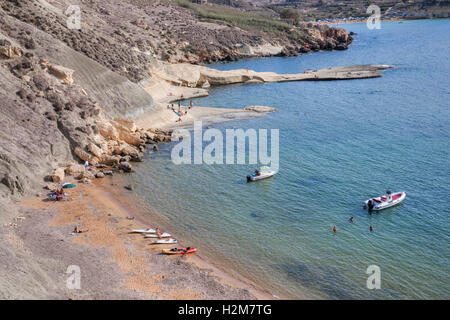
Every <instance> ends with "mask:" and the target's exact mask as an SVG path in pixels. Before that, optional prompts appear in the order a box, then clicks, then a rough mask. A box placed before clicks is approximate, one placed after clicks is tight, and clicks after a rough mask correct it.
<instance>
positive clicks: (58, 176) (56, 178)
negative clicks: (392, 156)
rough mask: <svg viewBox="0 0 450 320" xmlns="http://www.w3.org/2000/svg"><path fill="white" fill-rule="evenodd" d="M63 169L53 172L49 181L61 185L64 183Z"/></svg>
mask: <svg viewBox="0 0 450 320" xmlns="http://www.w3.org/2000/svg"><path fill="white" fill-rule="evenodd" d="M64 176H65V174H64V168H57V169H55V171H53V173H52V175H51V179H52V181H53V182H57V183H61V182H63V181H64Z"/></svg>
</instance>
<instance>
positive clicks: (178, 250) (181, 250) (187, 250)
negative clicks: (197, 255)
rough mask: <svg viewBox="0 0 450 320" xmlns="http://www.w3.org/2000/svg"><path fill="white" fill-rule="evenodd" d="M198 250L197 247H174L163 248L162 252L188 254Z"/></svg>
mask: <svg viewBox="0 0 450 320" xmlns="http://www.w3.org/2000/svg"><path fill="white" fill-rule="evenodd" d="M195 251H197V249H195V248H189V247H188V248H173V249H163V250H162V253H165V254H187V253H193V252H195Z"/></svg>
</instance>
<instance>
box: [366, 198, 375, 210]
mask: <svg viewBox="0 0 450 320" xmlns="http://www.w3.org/2000/svg"><path fill="white" fill-rule="evenodd" d="M367 207H368V208H369V211H372V209H373V207H374V204H373V201H372V199H370V200H369V201H367Z"/></svg>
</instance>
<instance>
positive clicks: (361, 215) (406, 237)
mask: <svg viewBox="0 0 450 320" xmlns="http://www.w3.org/2000/svg"><path fill="white" fill-rule="evenodd" d="M344 27H345V28H347V29H348V30H350V31H354V32H357V33H358V35H357V36H356V38H355V41H354V43H353V45H352V46H351V47H350V49H349V50H347V51H336V52H320V53H314V54H309V55H305V56H300V57H295V58H265V59H253V60H246V61H238V62H235V63H230V64H217V65H214V66H212V67H214V68H217V69H222V70H226V69H235V68H245V67H249V68H250V69H253V70H256V71H275V72H278V73H294V72H302V71H304V70H307V69H319V68H325V67H332V66H339V65H353V64H365V63H379V64H390V65H395V68H394V69H391V70H386V71H383V77H382V78H377V79H368V80H352V81H334V82H292V83H273V84H258V85H245V86H244V85H237V86H226V87H216V88H213V89H211V91H210V96H209V97H207V98H202V99H197V100H196V101H195V104H196V105H207V106H212V107H236V108H240V107H244V106H247V105H269V106H273V107H276V108H277V109H278V110H277V112H275V113H273V114H270V115H269V116H267V117H264V118H258V119H249V120H242V121H236V122H228V123H223V124H217V125H214V127H215V128H219V129H221V130H224V129H225V128H243V129H247V128H268V129H270V128H278V129H280V171H279V173H278V174H277V175H276V177H274V178H272V179H268V180H263V181H259V182H257V183H246V182H245V176H246V175H247V174H248V173H250V172H252V171H253V170H254V166H251V165H227V166H225V165H222V166H220V165H213V166H208V165H180V166H176V165H174V164H173V163H172V162H170V161H168V159H169V158H170V150H171V148H172V147H173V146H174V144H173V143H171V144H167V145H164V146H162V147H161V150H160V152H158V153H149V154H148V155H147V157H148V158H151V160H149V161H146V162H145V163H144V164H142V165H140V166H139V168H138V172H137V174H135V175H133V176H132V179H133V180H134V182H135V183H136V185H138V188H137V189H138V190H137V192H138V193H139V194H140V195H141V196H142V197H143V198H144V199H145V201H146V202H148V203H149V204H150V205H151V206H153V207H154V208H156V209H157V210H158V211H159V212H160V214H159V215H158V216H157V217H156V216H155V218H157V219H159V221H161V222H163V223H167V225H169V226H170V228H171V230H170V231H171V232H173V233H175V234H176V235H177V236H179V237H180V238H184V239H188V240H190V241H191V242H190V243H192V244H193V245H195V246H198V247H199V248H200V249H201V250H200V252H201V255H202V256H206V257H208V258H209V259H215V260H217V261H220V263H221V264H223V265H225V266H226V267H227V268H229V269H230V270H232V271H237V272H239V273H241V274H243V275H244V276H246V277H248V278H250V279H252V280H255V281H257V282H258V283H260V284H263V285H264V286H265V287H266V288H268V289H269V290H270V291H271V292H272V293H274V294H285V295H286V294H287V295H289V296H291V297H297V298H314V297H323V298H333V299H334V298H337V299H344V298H360V299H364V298H365V299H367V298H369V299H371V298H378V299H386V298H388V299H390V298H394V299H395V298H401V299H408V298H420V299H421V298H427V299H430V298H445V299H449V298H450V289H449V286H450V281H449V280H450V277H449V271H450V267H449V262H450V261H449V256H450V241H449V240H450V231H449V226H450V224H449V222H450V206H449V199H450V184H449V179H450V104H449V101H450V86H449V83H450V82H449V79H448V77H449V74H450V59H449V52H450V20H434V21H433V20H426V21H406V22H404V23H401V24H399V23H396V22H383V23H382V29H381V30H368V29H367V28H366V27H365V24H350V25H344ZM218 173H220V178H218V176H217V174H218ZM386 189H390V190H392V191H406V193H407V198H406V200H405V201H404V203H403V204H401V205H399V206H397V207H394V208H391V209H386V210H384V211H381V212H380V213H374V214H372V215H369V214H368V213H367V211H364V210H363V209H362V207H361V202H362V201H363V200H364V199H367V198H369V197H371V196H375V195H379V194H381V193H383V192H384V191H385V190H386ZM351 216H353V217H354V218H355V222H354V223H353V224H352V223H349V221H348V219H349V217H351ZM333 225H336V226H337V228H338V232H337V233H336V234H334V233H333V232H332V227H333ZM370 225H373V227H374V232H369V226H370ZM372 264H375V265H378V266H379V267H380V268H381V289H380V290H368V289H367V288H366V279H367V275H366V273H365V272H366V269H367V267H368V266H369V265H372Z"/></svg>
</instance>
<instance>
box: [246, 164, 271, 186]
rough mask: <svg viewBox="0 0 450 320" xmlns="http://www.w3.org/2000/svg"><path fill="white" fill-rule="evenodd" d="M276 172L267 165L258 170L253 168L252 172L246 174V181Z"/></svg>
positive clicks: (269, 175)
mask: <svg viewBox="0 0 450 320" xmlns="http://www.w3.org/2000/svg"><path fill="white" fill-rule="evenodd" d="M275 173H277V172H276V171H275V170H270V168H269V167H261V169H260V170H255V172H254V173H253V174H250V175H248V176H247V182H250V181H258V180H262V179H266V178H270V177H272V176H273V175H275Z"/></svg>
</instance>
